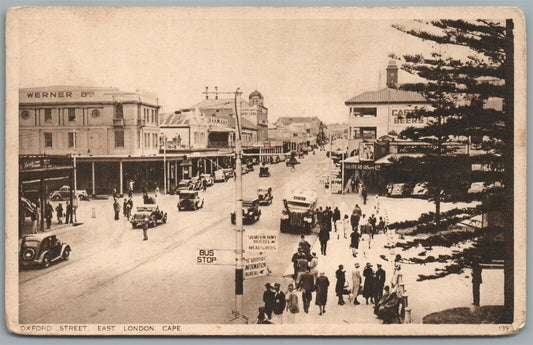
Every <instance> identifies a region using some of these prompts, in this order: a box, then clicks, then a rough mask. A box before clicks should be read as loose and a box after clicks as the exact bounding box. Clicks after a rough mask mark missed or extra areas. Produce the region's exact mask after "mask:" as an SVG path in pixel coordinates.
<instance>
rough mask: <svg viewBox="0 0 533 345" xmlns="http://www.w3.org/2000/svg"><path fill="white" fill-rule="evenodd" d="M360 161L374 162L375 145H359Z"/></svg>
mask: <svg viewBox="0 0 533 345" xmlns="http://www.w3.org/2000/svg"><path fill="white" fill-rule="evenodd" d="M359 161H361V162H370V161H374V143H366V142H361V143H359Z"/></svg>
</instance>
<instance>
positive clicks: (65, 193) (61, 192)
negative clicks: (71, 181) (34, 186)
mask: <svg viewBox="0 0 533 345" xmlns="http://www.w3.org/2000/svg"><path fill="white" fill-rule="evenodd" d="M75 195H77V196H78V199H79V200H89V194H87V191H86V190H82V189H77V190H76V191H75ZM48 198H49V199H50V200H55V201H61V200H68V199H69V198H70V186H67V185H65V186H62V187H61V188H59V189H58V190H56V191H53V192H52V193H50V195H49V197H48Z"/></svg>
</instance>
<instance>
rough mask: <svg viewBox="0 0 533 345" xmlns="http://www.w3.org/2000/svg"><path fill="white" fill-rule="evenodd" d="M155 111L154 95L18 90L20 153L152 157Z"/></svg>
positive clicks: (110, 90)
mask: <svg viewBox="0 0 533 345" xmlns="http://www.w3.org/2000/svg"><path fill="white" fill-rule="evenodd" d="M159 108H160V106H159V104H158V99H157V98H156V97H155V96H152V95H149V94H144V93H136V92H134V93H130V92H123V91H120V90H119V89H116V88H98V87H85V86H49V87H40V88H28V89H20V91H19V138H20V139H19V140H20V145H19V147H20V149H19V150H20V154H24V155H42V154H46V155H65V154H94V155H120V154H127V155H142V154H155V153H158V152H159V124H158V117H159Z"/></svg>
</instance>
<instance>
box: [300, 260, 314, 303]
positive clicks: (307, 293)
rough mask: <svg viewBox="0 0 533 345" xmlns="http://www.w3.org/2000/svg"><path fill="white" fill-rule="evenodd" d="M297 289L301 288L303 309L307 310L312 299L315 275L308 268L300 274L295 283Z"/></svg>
mask: <svg viewBox="0 0 533 345" xmlns="http://www.w3.org/2000/svg"><path fill="white" fill-rule="evenodd" d="M297 287H298V290H303V292H302V301H303V304H304V311H305V312H306V313H308V312H309V305H310V304H311V300H312V299H313V290H314V289H315V277H314V276H313V274H312V273H311V272H309V269H308V270H307V271H306V272H303V273H302V274H300V277H299V278H298V283H297Z"/></svg>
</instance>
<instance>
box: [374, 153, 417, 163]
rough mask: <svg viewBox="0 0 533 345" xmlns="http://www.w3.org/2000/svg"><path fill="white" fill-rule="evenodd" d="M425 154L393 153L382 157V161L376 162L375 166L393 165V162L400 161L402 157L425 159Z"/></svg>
mask: <svg viewBox="0 0 533 345" xmlns="http://www.w3.org/2000/svg"><path fill="white" fill-rule="evenodd" d="M423 156H424V154H423V153H391V154H388V155H386V156H384V157H381V158H380V159H378V160H376V161H375V162H374V163H375V164H392V161H393V160H398V159H400V158H401V157H412V158H419V157H423Z"/></svg>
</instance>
